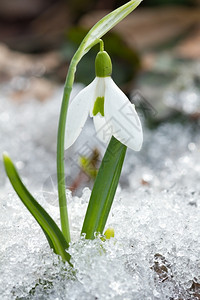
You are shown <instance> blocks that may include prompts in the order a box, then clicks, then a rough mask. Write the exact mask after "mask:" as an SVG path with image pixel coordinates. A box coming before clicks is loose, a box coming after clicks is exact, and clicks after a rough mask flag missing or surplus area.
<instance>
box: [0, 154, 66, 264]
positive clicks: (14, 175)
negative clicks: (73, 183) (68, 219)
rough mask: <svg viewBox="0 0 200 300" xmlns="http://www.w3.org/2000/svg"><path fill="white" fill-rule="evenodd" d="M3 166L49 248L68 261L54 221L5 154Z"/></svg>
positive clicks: (61, 237) (61, 235)
mask: <svg viewBox="0 0 200 300" xmlns="http://www.w3.org/2000/svg"><path fill="white" fill-rule="evenodd" d="M3 160H4V166H5V170H6V173H7V175H8V178H9V179H10V182H11V184H12V186H13V188H14V190H15V191H16V193H17V194H18V196H19V198H20V199H21V201H22V202H23V204H24V205H25V206H26V207H27V209H28V210H29V211H30V213H31V214H32V215H33V217H34V218H35V219H36V221H37V222H38V224H39V225H40V226H41V228H42V230H43V232H44V233H45V235H46V238H47V240H48V242H49V245H50V247H51V248H53V250H54V252H55V253H57V254H59V255H60V256H61V257H62V259H63V260H65V261H68V262H69V260H70V256H69V254H68V253H67V252H66V249H67V248H68V246H69V245H68V243H67V242H66V240H65V238H64V236H63V234H62V232H61V231H60V229H59V227H58V226H57V225H56V223H55V222H54V220H53V219H52V218H51V217H50V215H49V214H48V213H47V212H46V211H45V209H44V208H43V207H42V206H41V205H40V204H39V203H38V202H37V201H36V200H35V199H34V198H33V196H32V195H31V194H30V193H29V191H28V190H27V188H26V187H25V186H24V184H23V183H22V181H21V179H20V177H19V174H18V172H17V170H16V168H15V166H14V164H13V162H12V161H11V159H10V158H9V157H8V155H7V154H4V155H3Z"/></svg>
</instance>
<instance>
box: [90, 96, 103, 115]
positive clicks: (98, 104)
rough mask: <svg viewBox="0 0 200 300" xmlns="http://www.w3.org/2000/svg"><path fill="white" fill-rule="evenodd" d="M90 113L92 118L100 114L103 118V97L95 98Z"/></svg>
mask: <svg viewBox="0 0 200 300" xmlns="http://www.w3.org/2000/svg"><path fill="white" fill-rule="evenodd" d="M92 113H93V115H94V116H96V115H97V114H98V113H100V114H101V115H102V117H104V97H97V99H96V101H95V103H94V108H93V112H92Z"/></svg>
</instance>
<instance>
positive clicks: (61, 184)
mask: <svg viewBox="0 0 200 300" xmlns="http://www.w3.org/2000/svg"><path fill="white" fill-rule="evenodd" d="M76 56H78V53H77V52H76V54H75V55H74V58H73V59H72V61H71V64H70V66H69V70H68V75H67V78H66V82H65V87H64V93H63V99H62V106H61V111H60V119H59V125H58V136H57V181H58V198H59V207H60V221H61V228H62V232H63V235H64V237H65V239H66V241H67V242H68V243H69V242H70V231H69V219H68V212H67V201H66V191H65V189H66V187H65V164H64V160H65V153H64V139H65V124H66V117H67V109H68V104H69V98H70V94H71V90H72V86H73V82H74V74H75V72H76V65H77V63H78V57H77V58H76Z"/></svg>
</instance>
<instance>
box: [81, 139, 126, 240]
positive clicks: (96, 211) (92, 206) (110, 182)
mask: <svg viewBox="0 0 200 300" xmlns="http://www.w3.org/2000/svg"><path fill="white" fill-rule="evenodd" d="M126 149H127V147H126V146H124V145H123V144H121V143H120V142H119V141H118V140H117V139H115V138H114V137H112V138H111V141H110V143H109V145H108V148H107V150H106V153H105V155H104V158H103V160H102V163H101V167H100V169H99V172H98V175H97V178H96V180H95V183H94V187H93V190H92V194H91V197H90V201H89V204H88V208H87V212H86V216H85V220H84V224H83V228H82V233H85V234H86V238H87V239H93V238H94V233H95V232H99V233H103V230H104V227H105V224H106V221H107V218H108V214H109V212H110V208H111V205H112V202H113V199H114V196H115V192H116V189H117V185H118V182H119V177H120V174H121V169H122V165H123V162H124V157H125V154H126Z"/></svg>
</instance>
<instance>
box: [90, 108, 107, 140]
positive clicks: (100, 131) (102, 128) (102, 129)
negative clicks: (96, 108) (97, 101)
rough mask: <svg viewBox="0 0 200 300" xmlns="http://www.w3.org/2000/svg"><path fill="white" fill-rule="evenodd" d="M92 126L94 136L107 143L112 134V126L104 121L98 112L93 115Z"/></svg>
mask: <svg viewBox="0 0 200 300" xmlns="http://www.w3.org/2000/svg"><path fill="white" fill-rule="evenodd" d="M93 121H94V126H95V129H96V137H97V138H98V139H99V140H100V141H101V142H103V143H107V142H108V141H109V140H110V138H111V136H112V128H110V126H109V124H108V123H107V122H106V120H105V118H104V117H102V116H101V115H100V113H98V114H97V115H96V116H94V117H93Z"/></svg>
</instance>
